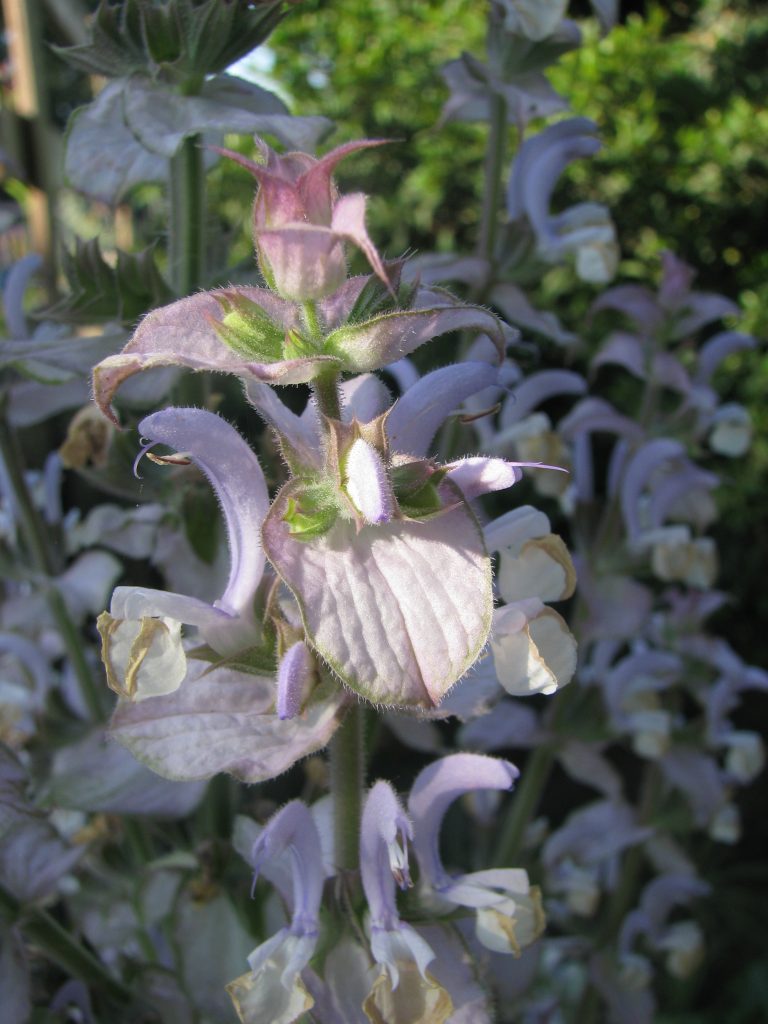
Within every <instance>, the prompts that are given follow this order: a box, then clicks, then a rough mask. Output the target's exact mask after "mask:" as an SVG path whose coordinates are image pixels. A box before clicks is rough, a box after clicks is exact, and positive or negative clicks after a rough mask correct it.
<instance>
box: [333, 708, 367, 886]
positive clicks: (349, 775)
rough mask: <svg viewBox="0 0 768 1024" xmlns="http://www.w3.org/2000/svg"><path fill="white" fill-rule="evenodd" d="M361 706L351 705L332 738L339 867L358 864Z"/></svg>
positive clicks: (362, 760) (362, 765)
mask: <svg viewBox="0 0 768 1024" xmlns="http://www.w3.org/2000/svg"><path fill="white" fill-rule="evenodd" d="M364 714H365V712H364V709H363V707H362V705H361V704H353V705H352V707H351V708H350V709H349V710H348V711H347V714H346V717H345V718H344V721H343V722H342V723H341V726H340V727H339V729H338V731H337V732H336V735H335V736H334V738H333V740H332V741H331V746H330V755H331V793H332V794H333V821H334V825H333V828H334V836H333V842H334V852H335V857H336V865H337V867H338V868H339V869H340V870H342V871H343V870H347V871H354V870H356V869H357V867H358V849H359V845H360V815H361V811H362V803H363V786H364V785H365V750H364V737H363V730H364V722H365V719H364Z"/></svg>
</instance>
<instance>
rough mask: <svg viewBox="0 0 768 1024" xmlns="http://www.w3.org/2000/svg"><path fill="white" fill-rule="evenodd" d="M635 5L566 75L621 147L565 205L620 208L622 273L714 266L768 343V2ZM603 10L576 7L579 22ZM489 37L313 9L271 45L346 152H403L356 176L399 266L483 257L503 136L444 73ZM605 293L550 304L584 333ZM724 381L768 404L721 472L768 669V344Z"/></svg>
mask: <svg viewBox="0 0 768 1024" xmlns="http://www.w3.org/2000/svg"><path fill="white" fill-rule="evenodd" d="M627 6H628V5H626V4H625V5H623V9H624V11H625V13H624V15H623V17H622V24H621V25H620V26H618V27H617V28H616V29H614V30H613V31H612V32H611V33H610V34H609V35H608V36H607V37H606V38H603V39H601V38H600V36H599V33H598V30H597V25H596V23H595V22H593V21H586V22H584V23H583V25H584V35H585V45H584V46H583V47H582V48H581V49H579V50H576V51H574V52H573V53H570V54H567V55H566V56H565V57H564V58H563V59H562V60H561V62H560V64H559V65H558V66H557V67H556V68H555V69H554V70H553V71H552V72H551V73H550V77H551V80H552V82H553V84H554V85H555V87H556V88H557V89H558V90H559V91H560V92H562V93H563V95H565V96H566V97H567V98H568V99H569V101H570V103H571V105H572V108H573V111H574V113H576V114H580V115H584V116H586V117H590V118H592V119H593V120H595V121H596V122H597V123H598V125H599V127H600V134H601V138H602V139H603V142H604V146H603V150H602V152H601V153H600V154H598V156H597V157H595V158H594V159H593V160H591V161H582V162H580V163H577V164H576V165H575V166H573V167H572V169H571V171H570V172H569V177H568V181H567V182H565V183H564V184H563V185H562V186H561V187H560V189H559V190H558V196H561V198H562V201H563V203H565V202H566V201H575V200H576V199H577V198H578V199H593V200H595V201H598V202H604V203H607V204H608V205H609V206H610V207H611V209H612V211H613V215H614V218H615V220H616V223H617V227H618V231H619V238H620V240H621V244H622V255H623V259H622V264H621V267H620V272H619V277H620V278H624V279H628V278H629V279H631V278H634V279H638V280H643V281H645V282H651V283H652V282H653V281H654V280H655V279H656V278H657V275H658V255H659V253H660V252H661V250H662V249H665V248H669V249H672V250H674V251H675V252H676V253H677V254H678V255H680V256H681V257H682V258H683V259H685V260H686V261H687V262H689V263H690V264H691V265H692V266H694V267H695V268H696V269H697V270H698V273H699V276H698V282H697V284H698V287H700V288H702V289H705V290H715V291H720V292H723V293H724V294H725V295H727V296H729V297H731V298H734V299H735V300H736V301H738V302H739V304H740V305H741V307H742V309H743V310H744V317H743V319H742V320H741V321H740V322H739V323H738V324H737V325H735V326H737V327H738V329H740V330H744V331H746V332H748V333H752V334H754V335H755V336H756V337H757V338H759V339H760V338H762V339H765V338H766V337H768V246H766V245H765V236H764V231H765V224H766V223H768V144H767V143H766V139H768V107H767V106H766V103H765V98H766V96H768V64H767V63H766V60H765V54H766V51H767V50H768V3H750V2H737V3H726V2H724V0H702V2H695V0H689V2H686V0H676V2H674V3H665V4H661V3H658V2H651V3H645V4H633V5H631V6H633V7H634V8H635V10H634V12H631V13H626V7H627ZM589 11H590V9H589V6H588V5H587V4H586V3H585V4H581V5H579V4H573V5H572V8H571V14H573V15H574V16H577V17H578V16H579V15H581V14H584V15H588V14H589ZM484 33H485V6H484V4H482V3H469V2H466V0H369V2H367V3H361V2H360V0H334V2H333V3H327V2H324V0H308V2H305V3H302V4H301V5H300V6H299V7H297V8H296V10H295V11H294V12H293V13H292V14H291V15H290V16H289V17H288V18H287V19H286V20H285V21H284V22H283V23H282V24H281V25H280V27H279V28H278V30H277V31H276V32H275V34H274V35H273V36H272V38H271V40H270V47H271V49H272V50H273V51H274V54H275V57H276V61H275V67H274V76H275V78H276V79H277V80H278V81H279V82H280V83H281V84H282V85H283V86H284V87H285V88H286V89H287V91H288V93H289V94H290V96H292V97H293V101H294V107H295V110H296V112H297V113H303V114H315V113H317V114H325V115H326V116H328V117H330V118H332V119H333V120H334V121H335V122H336V124H337V126H338V128H337V131H336V133H335V134H334V136H333V142H341V141H346V140H347V139H351V138H359V137H361V136H368V137H381V138H389V139H394V140H396V141H395V143H394V144H393V145H390V146H387V147H384V148H382V149H380V150H375V151H373V152H372V153H368V154H360V155H359V156H357V157H355V159H354V161H349V162H348V163H347V164H346V165H345V167H344V181H345V187H347V188H360V189H362V190H364V191H366V192H369V193H371V194H372V195H373V196H374V197H376V198H375V199H374V200H373V201H372V206H371V216H370V222H371V230H372V233H373V235H374V237H375V238H376V240H377V242H378V243H380V244H381V245H382V246H383V247H384V249H385V251H386V252H387V253H388V254H389V255H391V256H394V255H398V254H400V253H402V252H404V251H406V250H409V251H414V250H415V251H424V250H433V249H435V248H437V249H441V250H447V251H450V250H452V249H458V250H462V249H463V250H467V249H471V248H472V246H473V245H474V242H475V237H476V228H477V223H478V210H479V204H480V198H481V195H482V188H483V172H482V165H483V152H484V143H485V133H486V129H485V126H484V125H482V124H459V123H450V124H446V125H443V126H440V125H439V123H438V122H439V119H440V111H441V108H442V104H443V103H444V101H445V99H446V98H447V95H448V92H447V89H446V87H445V85H444V83H443V81H442V79H441V77H440V67H441V65H442V64H443V63H445V62H446V61H448V60H451V59H454V58H455V57H457V56H458V55H459V54H460V52H461V51H462V50H463V49H468V50H470V51H471V52H473V53H475V54H476V55H478V56H482V53H483V43H484ZM593 294H594V293H593V292H592V291H591V290H589V289H586V288H584V287H576V288H574V280H573V278H572V277H571V276H568V277H566V278H564V277H563V275H562V273H560V272H557V271H555V272H553V273H552V274H550V275H548V276H547V278H546V279H545V280H544V281H543V282H542V286H541V301H542V305H543V306H545V307H546V306H549V307H550V308H555V309H556V310H557V312H558V315H560V316H561V317H562V319H563V320H564V321H565V322H566V324H567V325H568V326H570V327H572V328H573V329H575V330H578V329H579V327H580V325H581V324H582V323H583V320H582V317H583V312H584V310H585V308H586V306H587V304H588V302H589V301H590V299H591V298H592V297H593ZM722 374H723V378H722V379H721V381H720V384H721V387H722V388H723V390H724V392H725V394H726V395H727V397H728V398H729V399H731V400H739V401H743V402H745V403H746V404H747V405H748V406H749V407H750V411H751V414H752V416H753V419H754V422H755V427H756V442H755V445H754V447H753V450H752V453H751V455H750V457H749V458H747V459H745V460H742V461H741V462H738V461H737V462H731V461H728V460H721V462H722V464H721V465H716V466H714V467H713V468H715V469H716V470H718V471H720V472H721V473H722V474H723V475H724V478H725V480H726V482H728V483H729V484H730V486H727V487H724V488H723V489H722V493H721V499H722V507H723V510H724V515H723V520H722V525H721V527H720V536H719V537H718V540H719V542H720V543H721V545H722V547H723V553H724V557H723V571H722V577H721V585H722V587H723V589H725V590H728V591H732V592H735V593H737V594H739V595H740V597H739V599H738V604H737V605H736V606H732V607H731V608H730V610H727V611H726V612H725V613H722V615H721V618H722V625H723V626H724V627H725V628H726V629H727V631H728V633H729V635H730V637H731V639H732V640H733V642H734V643H735V644H736V646H737V647H738V649H739V650H740V651H741V652H742V654H743V655H744V656H745V657H748V658H750V659H751V660H752V661H756V662H761V663H762V664H768V641H766V638H765V636H764V631H763V630H762V629H760V627H759V622H760V620H761V619H763V618H764V617H768V594H766V592H765V587H764V586H763V580H762V566H763V565H765V564H767V563H768V538H765V539H763V537H762V536H761V534H762V531H760V530H759V529H758V528H757V527H756V525H755V524H759V523H760V522H762V521H764V520H765V519H766V518H768V500H766V493H767V489H766V482H767V481H768V440H767V439H768V410H767V409H766V406H765V403H764V401H763V396H764V394H765V392H766V388H767V387H768V357H766V355H765V352H764V349H763V350H762V351H761V350H758V351H756V352H754V353H748V354H746V355H742V356H737V357H734V358H732V359H731V360H730V361H729V362H728V363H727V364H726V366H725V367H724V369H723V370H722ZM745 612H746V614H745Z"/></svg>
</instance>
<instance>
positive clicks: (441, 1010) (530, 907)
mask: <svg viewBox="0 0 768 1024" xmlns="http://www.w3.org/2000/svg"><path fill="white" fill-rule="evenodd" d="M516 777H517V769H515V768H514V767H513V766H512V765H510V764H509V763H508V762H506V761H500V760H498V759H496V758H491V757H485V756H482V755H477V754H456V755H452V756H448V757H444V758H442V759H441V760H439V761H437V762H435V763H434V764H433V765H431V766H430V767H429V768H427V769H425V771H424V772H422V773H421V775H420V776H419V777H418V778H417V779H416V782H415V784H414V787H413V789H412V792H411V796H410V799H409V801H408V814H406V812H405V810H404V808H403V806H402V804H401V803H400V800H399V798H398V796H397V794H396V793H395V791H394V789H393V788H392V786H391V785H390V784H389V783H388V782H386V781H384V780H380V781H378V782H376V783H375V784H374V785H373V786H372V787H371V789H370V790H369V791H368V793H367V795H366V797H365V802H364V806H363V814H362V820H361V825H360V880H361V882H362V889H363V894H364V896H365V902H366V904H367V911H366V912H365V913H364V916H363V918H362V922H361V926H355V925H353V923H352V918H351V915H350V913H349V912H345V913H344V915H343V916H339V915H338V914H337V913H334V912H333V911H330V912H326V913H321V901H322V893H323V885H324V882H325V880H326V879H327V878H329V877H332V876H333V875H335V874H336V869H335V867H334V866H333V864H332V863H331V864H329V863H327V856H328V855H327V851H328V850H329V849H330V848H331V847H332V844H331V843H330V841H329V837H328V836H327V835H326V834H325V833H326V832H327V831H329V830H330V826H331V821H332V819H333V810H332V812H331V814H330V815H327V814H325V813H322V814H321V813H320V811H319V808H320V805H319V804H316V805H314V806H313V807H312V808H309V807H307V806H306V805H305V804H303V803H302V802H301V801H299V800H293V801H291V803H289V804H287V805H286V806H285V807H283V808H282V810H280V811H278V812H277V813H276V814H275V815H274V816H273V817H272V818H271V819H270V821H268V822H267V824H266V826H265V827H264V828H263V829H261V830H258V833H257V837H256V839H255V842H254V843H253V847H252V850H251V854H250V858H249V860H250V863H251V864H252V866H253V867H254V870H255V872H256V874H257V875H264V876H265V877H266V878H267V879H268V880H269V881H270V882H272V883H273V884H274V885H275V886H276V887H277V888H278V890H279V892H280V895H281V897H282V898H283V901H284V903H285V904H286V907H287V910H288V916H289V920H288V922H287V923H286V925H285V926H284V927H283V928H280V929H279V930H278V931H277V932H276V933H275V934H274V935H272V936H271V937H270V938H268V939H267V940H266V941H265V942H263V943H261V945H259V946H257V948H256V949H255V950H254V951H253V952H252V953H251V955H250V956H249V957H248V962H249V965H250V971H248V972H247V973H245V974H243V975H241V976H240V977H239V978H236V979H235V980H234V981H233V982H231V983H230V984H229V985H228V986H227V988H228V991H229V994H230V996H231V997H232V1000H233V1002H234V1005H235V1008H236V1010H237V1013H238V1016H239V1018H240V1020H241V1021H242V1022H243V1024H293V1022H294V1021H298V1020H299V1019H300V1018H301V1017H302V1015H303V1014H304V1013H306V1012H307V1011H310V1010H311V1012H312V1016H313V1019H316V1020H317V1021H318V1022H319V1024H338V1022H339V1021H341V1020H350V1021H360V1022H363V1021H369V1022H373V1024H376V1022H381V1021H387V1022H390V1024H412V1022H413V1021H423V1022H425V1024H426V1022H427V1021H429V1022H433V1024H448V1022H449V1021H451V1020H454V1019H456V1020H467V1021H473V1022H474V1021H478V1022H488V1021H490V1020H491V1015H490V1005H489V1001H488V998H487V996H486V994H485V993H484V992H483V990H482V988H481V987H480V985H479V984H478V982H477V979H476V977H475V976H474V971H473V970H472V969H471V967H470V969H468V967H467V956H466V950H465V946H464V941H463V939H462V938H461V937H460V935H459V932H458V931H457V930H456V929H455V927H454V925H453V924H452V923H450V922H447V921H444V922H441V921H440V918H441V917H443V916H444V915H446V914H448V913H451V912H455V911H459V912H461V910H462V908H467V909H468V910H469V911H470V912H471V913H474V915H475V918H476V932H477V936H478V938H479V940H480V942H481V943H482V944H483V945H485V946H486V948H487V949H492V950H494V951H496V952H502V953H507V954H513V955H515V956H517V955H519V953H520V952H521V950H522V949H523V948H525V947H526V946H528V945H530V943H532V942H533V941H535V940H536V938H538V936H539V935H540V933H541V930H542V927H543V922H544V918H543V913H542V911H541V905H540V897H539V895H538V891H537V890H536V888H535V887H531V886H530V885H529V882H528V876H527V875H526V873H525V872H524V871H521V870H517V869H499V870H493V871H479V872H473V873H470V874H466V875H463V876H459V877H451V876H449V875H448V874H447V873H446V871H445V869H444V868H443V866H442V863H441V862H440V860H439V857H438V856H437V852H436V851H437V846H438V832H439V828H440V824H441V822H442V818H443V815H444V813H445V810H446V808H447V806H448V804H449V803H450V802H452V801H453V800H454V799H455V798H457V797H458V796H460V795H462V794H465V793H472V792H474V791H476V790H481V789H487V788H490V789H499V790H505V789H509V788H510V787H511V785H512V783H513V781H514V779H515V778H516ZM246 824H248V823H246ZM254 828H256V826H253V825H250V827H249V828H248V829H247V831H248V832H249V833H251V834H252V830H253V829H254ZM243 831H246V830H243ZM411 846H413V850H414V852H415V853H416V857H417V859H418V861H419V868H420V872H421V879H420V883H419V892H420V895H421V901H420V905H419V907H418V910H417V914H418V921H417V923H413V924H411V923H410V922H409V921H407V920H404V919H403V916H404V915H402V914H401V911H400V909H399V908H398V905H397V897H396V893H397V889H400V890H403V891H405V890H408V889H409V888H410V886H411V879H410V870H409V848H410V847H411ZM435 918H437V919H435ZM342 950H343V951H344V957H343V961H341V960H340V958H339V956H338V955H337V951H338V953H339V954H340V953H341V951H342ZM320 951H322V954H323V955H322V956H320V955H318V954H319V953H320ZM454 1014H455V1017H454Z"/></svg>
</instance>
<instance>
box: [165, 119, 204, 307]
mask: <svg viewBox="0 0 768 1024" xmlns="http://www.w3.org/2000/svg"><path fill="white" fill-rule="evenodd" d="M169 199H170V237H169V241H168V256H169V265H170V273H171V281H172V283H173V288H174V291H175V292H176V294H177V295H179V296H183V295H191V294H192V292H194V291H196V290H197V289H198V288H199V287H200V286H201V284H203V283H204V280H205V169H204V167H203V150H202V146H201V140H200V137H199V136H197V135H193V136H191V137H190V138H188V139H184V141H183V142H182V144H181V146H180V147H179V149H178V151H177V152H176V154H175V155H174V156H173V157H172V158H171V166H170V190H169Z"/></svg>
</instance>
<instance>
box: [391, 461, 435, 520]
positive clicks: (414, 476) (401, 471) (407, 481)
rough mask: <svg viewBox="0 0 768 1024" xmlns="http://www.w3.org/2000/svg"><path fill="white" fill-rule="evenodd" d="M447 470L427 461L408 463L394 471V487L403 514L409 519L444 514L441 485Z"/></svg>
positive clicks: (394, 468) (396, 467) (395, 468)
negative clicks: (436, 467) (437, 467)
mask: <svg viewBox="0 0 768 1024" xmlns="http://www.w3.org/2000/svg"><path fill="white" fill-rule="evenodd" d="M444 476H445V470H443V469H435V467H434V466H432V464H431V463H429V462H426V461H420V462H408V463H405V464H404V465H401V466H395V467H393V469H392V487H393V489H394V492H395V497H396V498H397V504H398V506H399V508H400V512H401V514H402V515H403V516H404V517H405V518H407V519H425V518H427V517H430V516H434V515H437V514H438V513H440V512H442V511H443V509H444V507H445V504H444V502H443V499H442V498H441V496H440V491H439V485H440V483H441V481H442V479H443V477H444Z"/></svg>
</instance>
